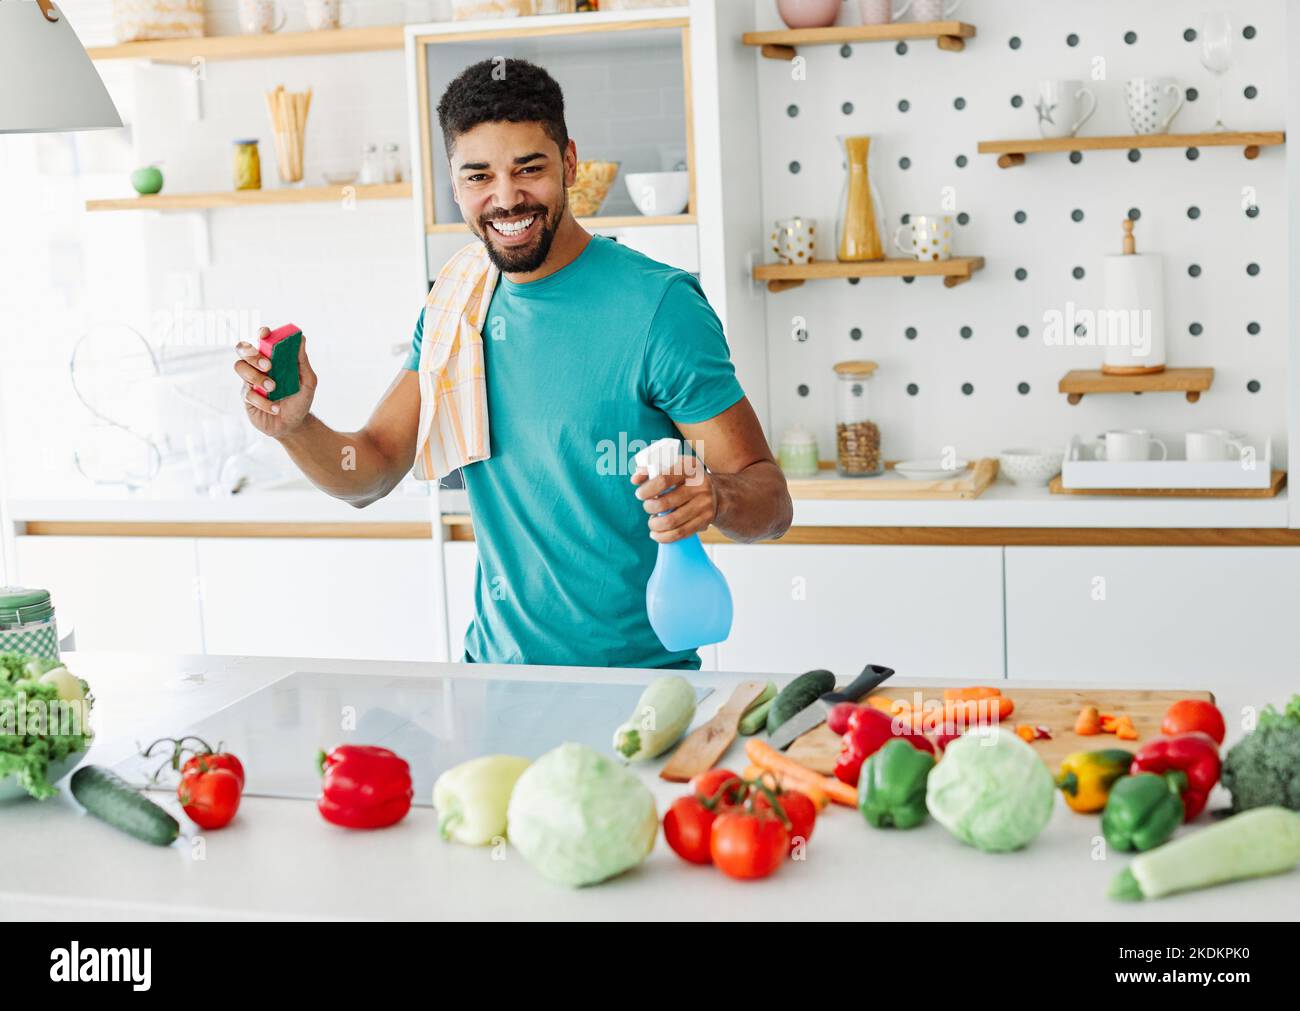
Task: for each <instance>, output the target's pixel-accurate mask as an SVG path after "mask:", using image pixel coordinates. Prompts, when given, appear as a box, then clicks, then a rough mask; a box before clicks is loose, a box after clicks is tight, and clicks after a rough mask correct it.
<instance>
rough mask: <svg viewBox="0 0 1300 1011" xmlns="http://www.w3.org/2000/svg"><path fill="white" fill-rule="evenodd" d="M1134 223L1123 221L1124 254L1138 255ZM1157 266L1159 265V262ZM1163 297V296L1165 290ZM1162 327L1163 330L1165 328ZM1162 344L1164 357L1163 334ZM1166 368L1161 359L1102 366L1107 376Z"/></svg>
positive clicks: (1135, 373)
mask: <svg viewBox="0 0 1300 1011" xmlns="http://www.w3.org/2000/svg"><path fill="white" fill-rule="evenodd" d="M1133 224H1134V222H1133V219H1132V218H1127V217H1126V218H1125V219H1124V221H1123V228H1124V242H1123V246H1122V256H1136V255H1137V239H1136V238H1135V237H1134V235H1133ZM1156 266H1157V267H1158V266H1159V262H1157V264H1156ZM1161 297H1162V298H1163V292H1162V295H1161ZM1161 329H1162V330H1163V328H1161ZM1160 345H1161V348H1162V352H1161V358H1162V359H1163V345H1164V340H1163V336H1162V338H1161V340H1160ZM1164 370H1165V362H1164V361H1163V360H1161V361H1160V364H1158V365H1130V364H1125V363H1123V362H1122V361H1121V362H1120V363H1109V362H1107V363H1103V364H1102V366H1101V371H1102V374H1103V375H1107V376H1150V375H1155V374H1157V373H1159V372H1163V371H1164Z"/></svg>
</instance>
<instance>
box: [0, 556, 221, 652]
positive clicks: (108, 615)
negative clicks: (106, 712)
mask: <svg viewBox="0 0 1300 1011" xmlns="http://www.w3.org/2000/svg"><path fill="white" fill-rule="evenodd" d="M15 553H16V556H17V569H18V571H17V580H18V581H19V582H20V583H22V584H23V585H26V586H39V587H43V588H45V589H47V590H49V591H50V596H51V598H52V599H53V601H54V607H55V610H56V611H57V613H58V616H59V626H60V634H64V635H66V634H67V632H68V631H69V630H70V629H72V628H75V630H76V644H77V649H81V650H105V651H115V650H128V651H133V652H135V651H145V652H150V653H202V652H203V629H202V619H201V612H200V606H199V595H198V593H197V591H196V576H197V574H198V571H197V569H196V567H195V553H194V541H193V539H192V538H188V537H59V536H45V535H42V536H27V535H22V536H19V537H17V538H15Z"/></svg>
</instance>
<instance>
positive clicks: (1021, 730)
mask: <svg viewBox="0 0 1300 1011" xmlns="http://www.w3.org/2000/svg"><path fill="white" fill-rule="evenodd" d="M1016 736H1017V737H1019V738H1020V739H1021V740H1022V741H1024V742H1025V743H1026V744H1032V743H1033V742H1034V741H1036V740H1038V731H1037V730H1035V729H1034V726H1033V724H1032V723H1017V724H1016Z"/></svg>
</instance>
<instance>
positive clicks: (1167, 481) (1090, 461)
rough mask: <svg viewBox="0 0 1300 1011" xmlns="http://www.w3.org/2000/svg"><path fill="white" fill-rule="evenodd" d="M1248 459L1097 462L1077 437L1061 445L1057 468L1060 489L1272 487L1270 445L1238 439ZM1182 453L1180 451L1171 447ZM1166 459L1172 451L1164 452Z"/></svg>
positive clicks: (1245, 457) (1268, 440)
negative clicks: (1059, 470) (1060, 460)
mask: <svg viewBox="0 0 1300 1011" xmlns="http://www.w3.org/2000/svg"><path fill="white" fill-rule="evenodd" d="M1243 444H1244V446H1245V447H1246V449H1247V450H1248V451H1249V455H1246V454H1243V457H1242V458H1241V459H1236V460H1223V461H1217V460H1216V461H1211V462H1200V461H1193V460H1187V459H1181V458H1176V457H1174V456H1172V455H1171V456H1170V457H1169V459H1167V460H1115V461H1111V460H1098V459H1096V457H1095V455H1094V453H1095V450H1094V448H1093V447H1092V446H1091V445H1090V444H1089V443H1086V442H1084V441H1083V440H1082V439H1080V438H1079V437H1078V436H1074V437H1073V438H1071V439H1070V441H1069V442H1068V443H1067V444H1066V447H1065V460H1064V462H1063V463H1062V465H1061V477H1060V482H1061V487H1062V488H1065V489H1071V490H1078V489H1091V488H1098V489H1106V490H1116V489H1140V490H1146V489H1174V490H1203V489H1204V490H1215V491H1218V490H1229V489H1254V490H1263V489H1267V488H1269V487H1270V486H1271V484H1272V483H1273V440H1272V439H1265V440H1264V443H1263V445H1262V446H1261V445H1259V444H1257V443H1256V442H1254V441H1253V440H1250V439H1247V440H1243ZM1177 451H1178V452H1182V449H1181V447H1177ZM1170 452H1171V454H1172V453H1173V452H1175V448H1171V449H1170Z"/></svg>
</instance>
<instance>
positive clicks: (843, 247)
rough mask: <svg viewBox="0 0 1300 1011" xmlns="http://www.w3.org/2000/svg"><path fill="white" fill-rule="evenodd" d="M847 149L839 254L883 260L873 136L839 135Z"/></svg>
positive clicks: (851, 259)
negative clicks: (872, 168)
mask: <svg viewBox="0 0 1300 1011" xmlns="http://www.w3.org/2000/svg"><path fill="white" fill-rule="evenodd" d="M839 141H840V144H841V146H842V147H843V149H844V168H845V172H846V176H845V180H844V198H843V201H842V203H841V208H840V222H839V225H840V226H839V236H838V238H839V244H838V248H837V253H836V255H837V257H838V258H839V259H840V260H841V261H842V262H846V263H856V262H860V261H863V260H883V259H884V258H885V247H884V245H883V244H882V243H881V241H880V209H879V204H880V199H879V197H878V195H877V194H876V192H875V187H874V186H873V185H872V182H871V175H870V157H871V138H870V137H840V138H839Z"/></svg>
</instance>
